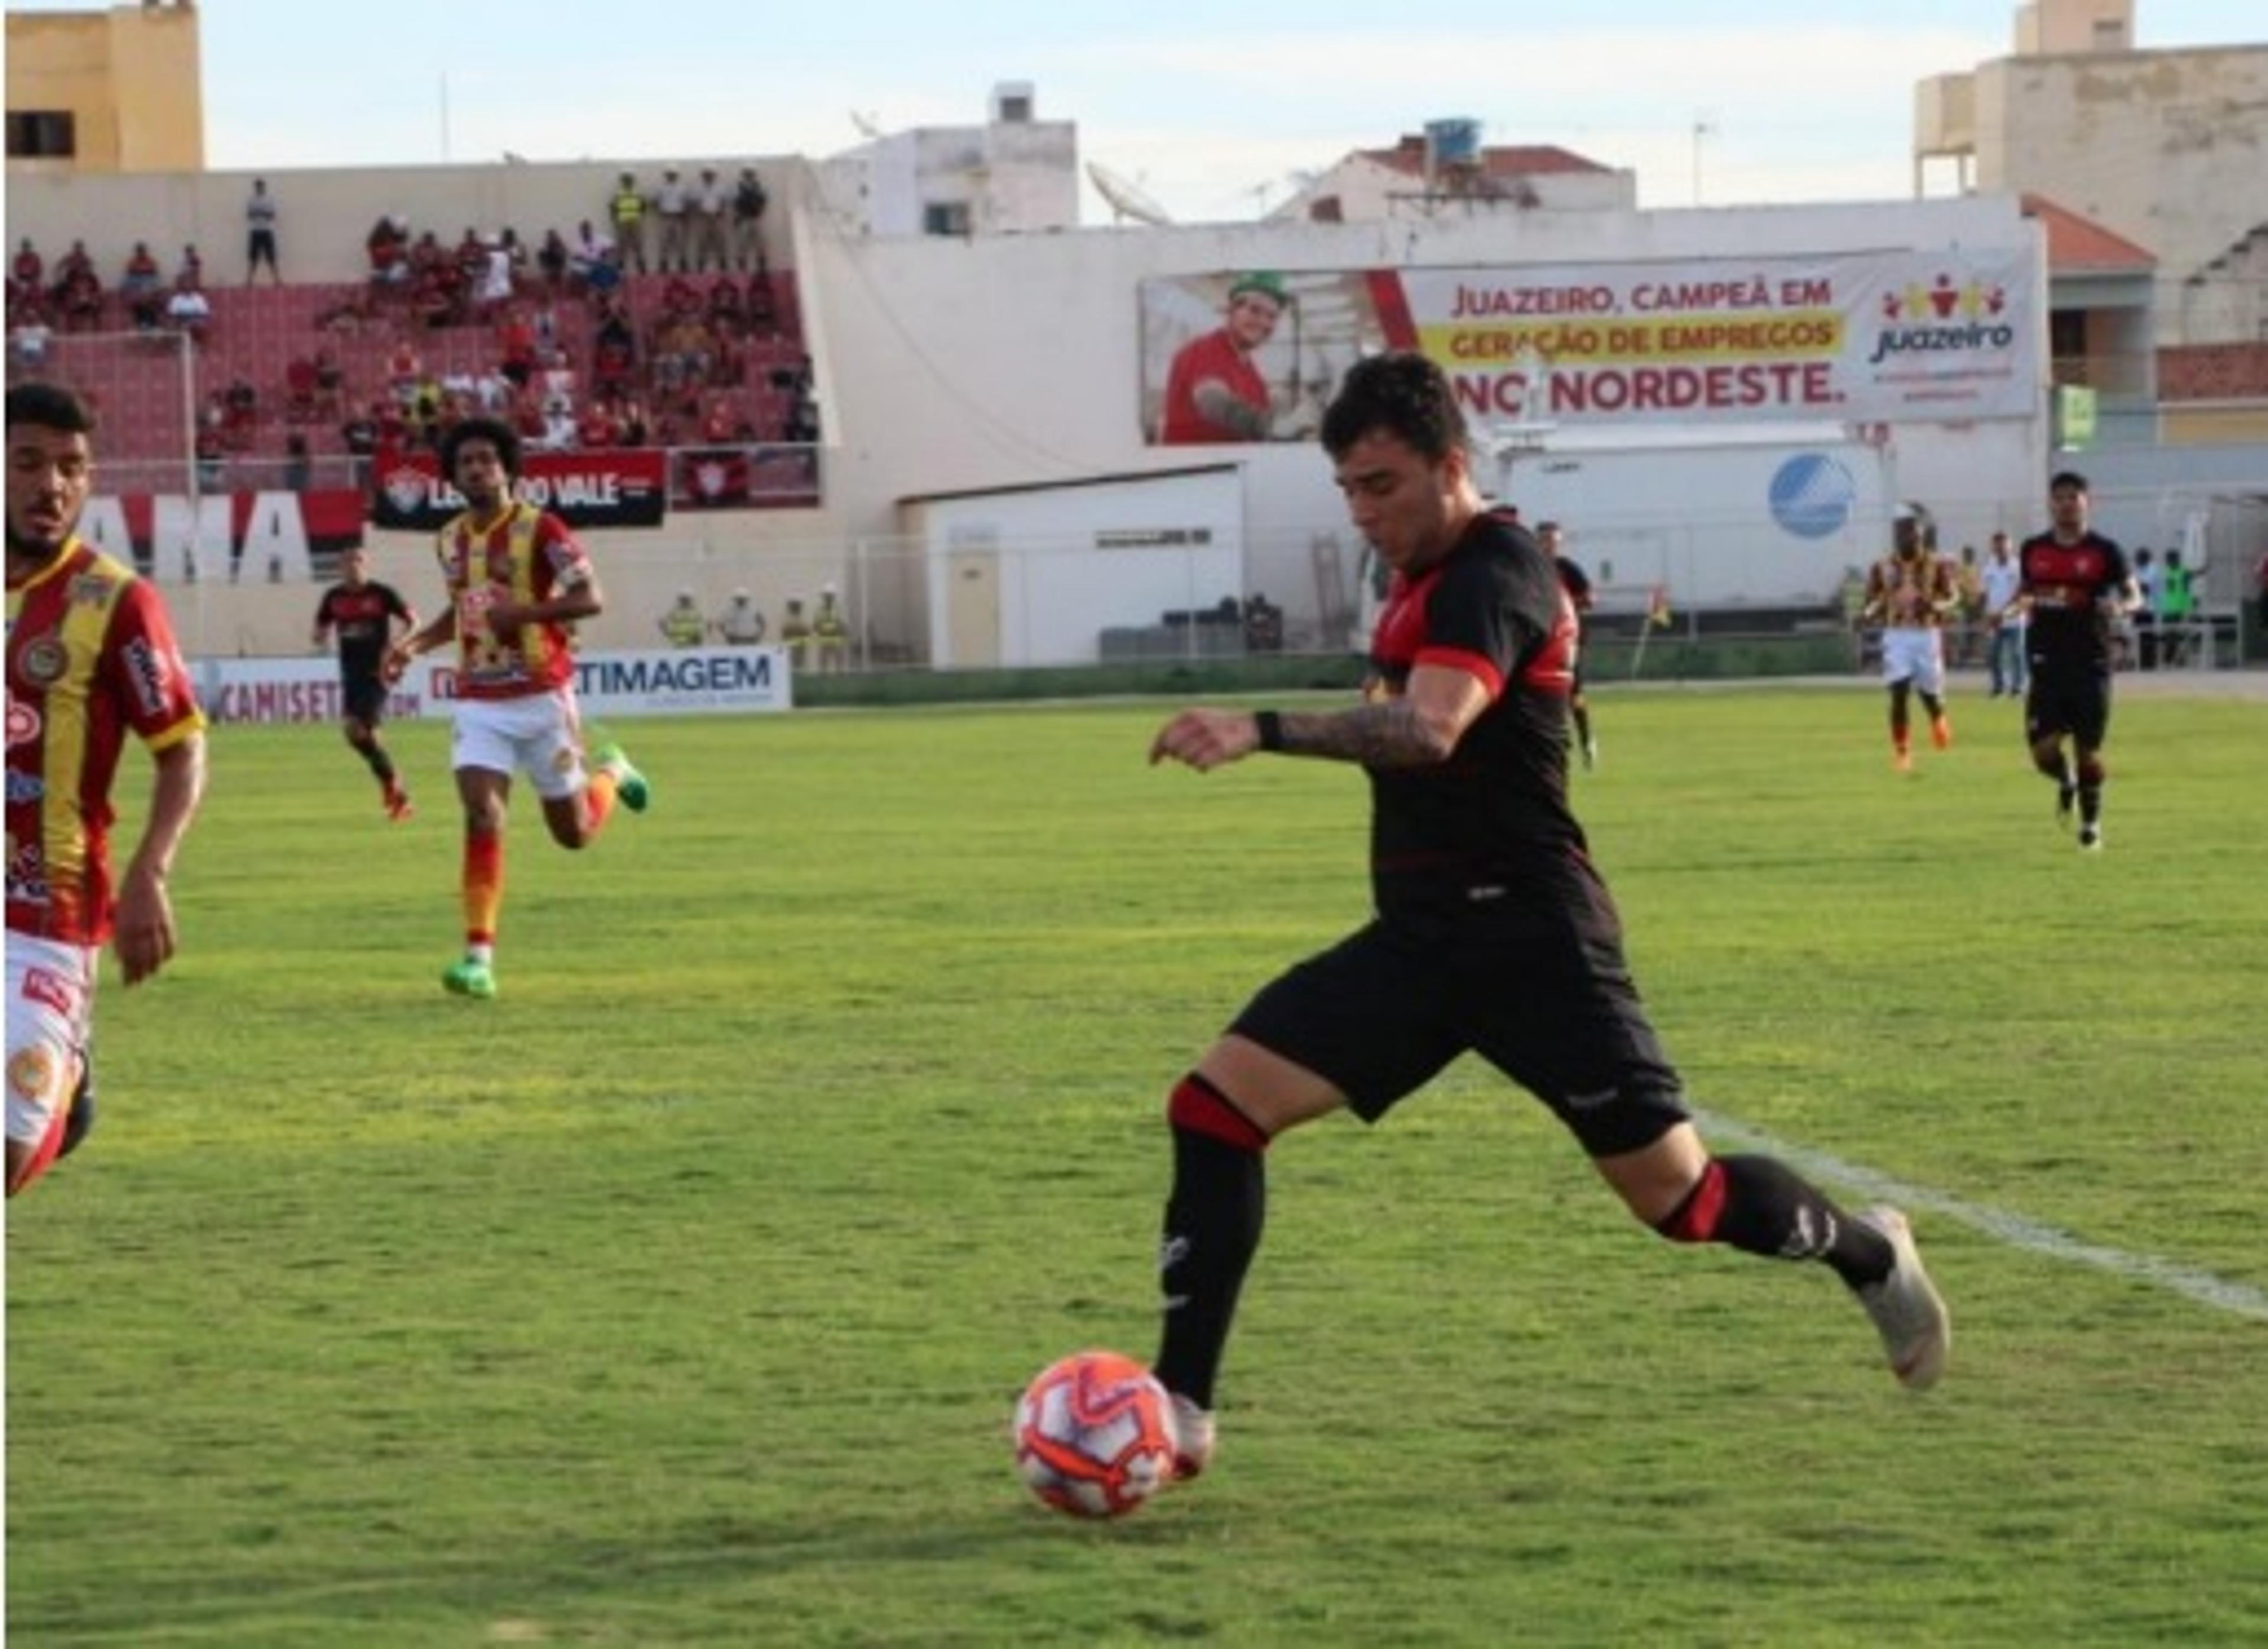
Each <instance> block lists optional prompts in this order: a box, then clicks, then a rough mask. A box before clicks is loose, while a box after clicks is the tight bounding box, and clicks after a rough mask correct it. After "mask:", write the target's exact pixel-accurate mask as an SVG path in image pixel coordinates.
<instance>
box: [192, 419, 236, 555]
mask: <svg viewBox="0 0 2268 1649" xmlns="http://www.w3.org/2000/svg"><path fill="white" fill-rule="evenodd" d="M196 455H197V490H198V491H200V492H218V491H219V490H221V485H222V483H223V482H225V481H226V480H227V478H228V449H227V448H226V447H225V446H224V445H222V444H221V436H220V430H219V428H218V426H217V425H214V424H210V423H199V424H198V425H197V437H196ZM189 580H190V582H191V583H195V581H196V561H195V556H192V557H191V558H190V561H189Z"/></svg>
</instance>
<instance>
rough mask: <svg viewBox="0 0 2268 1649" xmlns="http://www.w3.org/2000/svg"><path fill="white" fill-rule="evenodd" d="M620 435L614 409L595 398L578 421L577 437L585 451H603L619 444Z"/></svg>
mask: <svg viewBox="0 0 2268 1649" xmlns="http://www.w3.org/2000/svg"><path fill="white" fill-rule="evenodd" d="M620 435H621V431H620V429H619V428H618V426H617V425H616V424H615V413H614V409H613V407H612V406H611V405H609V404H608V402H606V401H598V400H593V401H592V402H591V404H590V405H589V406H587V407H585V408H584V409H583V416H582V417H581V418H579V419H578V420H577V422H576V426H575V439H576V442H577V444H578V445H580V446H581V447H582V448H583V449H584V450H585V452H592V453H603V452H605V451H607V450H608V448H610V447H612V446H614V445H617V443H618V441H619V438H620Z"/></svg>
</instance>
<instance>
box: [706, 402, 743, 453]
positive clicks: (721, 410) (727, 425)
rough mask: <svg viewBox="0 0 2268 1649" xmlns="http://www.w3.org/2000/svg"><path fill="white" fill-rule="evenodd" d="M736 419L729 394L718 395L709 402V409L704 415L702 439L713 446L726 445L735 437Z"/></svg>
mask: <svg viewBox="0 0 2268 1649" xmlns="http://www.w3.org/2000/svg"><path fill="white" fill-rule="evenodd" d="M734 423H735V420H734V418H733V402H732V400H731V398H730V397H729V396H725V395H718V396H716V397H714V398H713V399H711V401H710V402H709V410H708V411H707V412H706V413H705V414H703V416H702V419H701V439H702V440H703V442H704V443H705V444H706V445H711V446H725V445H729V444H730V443H731V441H732V439H733V427H734Z"/></svg>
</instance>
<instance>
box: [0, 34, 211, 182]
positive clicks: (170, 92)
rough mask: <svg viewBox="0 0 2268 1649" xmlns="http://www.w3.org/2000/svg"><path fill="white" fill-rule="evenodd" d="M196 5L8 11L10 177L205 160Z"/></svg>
mask: <svg viewBox="0 0 2268 1649" xmlns="http://www.w3.org/2000/svg"><path fill="white" fill-rule="evenodd" d="M204 163H205V121H204V92H203V71H202V67H201V60H200V49H199V46H198V34H197V13H196V9H195V7H194V6H192V5H190V4H187V3H186V0H182V3H181V4H171V5H162V4H151V3H149V0H145V3H144V4H140V5H122V6H113V7H112V8H110V10H108V11H11V12H9V13H8V180H9V184H10V186H11V188H12V187H14V185H15V184H16V182H17V180H18V178H19V177H21V176H24V175H26V174H37V173H93V172H195V171H197V170H199V169H201V168H202V167H203V165H204Z"/></svg>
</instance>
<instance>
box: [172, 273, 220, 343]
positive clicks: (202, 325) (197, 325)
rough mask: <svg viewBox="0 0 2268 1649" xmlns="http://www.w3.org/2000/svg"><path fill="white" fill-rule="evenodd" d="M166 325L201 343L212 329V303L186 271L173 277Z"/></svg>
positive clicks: (192, 340)
mask: <svg viewBox="0 0 2268 1649" xmlns="http://www.w3.org/2000/svg"><path fill="white" fill-rule="evenodd" d="M166 325H167V326H169V327H171V328H173V330H174V331H176V332H180V333H185V334H187V335H188V338H189V339H190V341H191V342H195V343H203V342H204V340H205V335H206V333H207V332H208V331H210V328H211V327H212V303H211V300H210V299H209V298H206V297H205V295H204V292H203V289H202V288H200V287H199V286H198V285H197V283H196V282H195V280H194V279H192V278H191V277H190V275H189V272H188V270H187V269H184V270H182V271H181V273H180V275H179V276H175V277H174V281H173V296H172V297H171V298H167V299H166Z"/></svg>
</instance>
